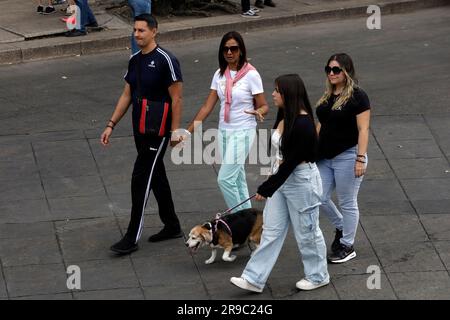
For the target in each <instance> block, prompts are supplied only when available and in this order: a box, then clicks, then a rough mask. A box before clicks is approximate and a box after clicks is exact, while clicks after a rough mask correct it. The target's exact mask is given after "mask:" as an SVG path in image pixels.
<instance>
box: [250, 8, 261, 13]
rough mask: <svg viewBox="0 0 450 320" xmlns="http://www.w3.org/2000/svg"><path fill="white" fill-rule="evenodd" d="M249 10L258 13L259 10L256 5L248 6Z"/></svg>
mask: <svg viewBox="0 0 450 320" xmlns="http://www.w3.org/2000/svg"><path fill="white" fill-rule="evenodd" d="M250 10H251V11H253V12H254V13H258V12H260V11H261V10H259V9H258V8H257V7H250Z"/></svg>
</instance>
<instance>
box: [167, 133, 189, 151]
mask: <svg viewBox="0 0 450 320" xmlns="http://www.w3.org/2000/svg"><path fill="white" fill-rule="evenodd" d="M190 136H191V133H190V132H189V131H188V130H186V129H176V130H174V131H172V134H171V136H170V146H171V147H172V148H173V147H175V146H177V145H178V144H179V143H180V142H181V143H182V144H181V146H183V145H184V143H183V142H184V141H185V140H187V139H189V137H190Z"/></svg>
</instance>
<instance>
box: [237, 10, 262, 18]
mask: <svg viewBox="0 0 450 320" xmlns="http://www.w3.org/2000/svg"><path fill="white" fill-rule="evenodd" d="M241 17H244V18H259V17H260V15H259V14H257V13H256V12H254V11H252V10H248V11H246V12H244V13H242V14H241Z"/></svg>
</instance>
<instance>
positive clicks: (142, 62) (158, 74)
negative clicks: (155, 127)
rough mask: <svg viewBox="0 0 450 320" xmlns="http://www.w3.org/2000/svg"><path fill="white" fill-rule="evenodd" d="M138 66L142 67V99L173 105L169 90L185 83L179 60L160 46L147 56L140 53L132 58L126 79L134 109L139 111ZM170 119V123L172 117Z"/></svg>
mask: <svg viewBox="0 0 450 320" xmlns="http://www.w3.org/2000/svg"><path fill="white" fill-rule="evenodd" d="M138 66H140V79H141V93H140V95H141V97H145V98H147V99H148V100H150V101H162V102H168V103H169V104H170V105H171V104H172V99H171V98H170V94H169V90H168V88H169V87H170V86H171V85H172V84H173V83H174V82H177V81H183V78H182V75H181V69H180V64H179V62H178V60H177V58H176V57H175V56H174V55H173V54H172V53H170V52H169V51H167V50H165V49H163V48H161V47H160V46H157V47H156V48H155V49H154V50H152V51H151V52H149V53H147V54H142V52H141V51H139V52H138V53H136V54H134V55H133V56H132V57H131V59H130V61H129V63H128V71H127V73H126V74H125V77H124V78H125V81H126V82H127V83H128V84H129V85H130V88H131V96H132V101H133V108H137V109H139V105H138V101H137V98H138V93H137V80H136V79H137V72H136V70H137V67H138ZM133 119H134V118H133ZM168 119H169V121H170V120H171V117H170V116H169V118H168Z"/></svg>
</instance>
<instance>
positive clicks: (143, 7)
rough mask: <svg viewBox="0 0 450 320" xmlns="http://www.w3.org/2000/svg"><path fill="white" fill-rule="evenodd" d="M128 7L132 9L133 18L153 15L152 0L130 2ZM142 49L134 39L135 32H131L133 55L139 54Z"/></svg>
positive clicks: (131, 0) (133, 0)
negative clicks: (147, 14) (145, 14)
mask: <svg viewBox="0 0 450 320" xmlns="http://www.w3.org/2000/svg"><path fill="white" fill-rule="evenodd" d="M128 5H129V6H130V8H131V11H132V14H133V17H137V16H139V15H141V14H143V13H152V1H151V0H128ZM139 50H140V48H139V47H138V45H137V43H136V39H134V32H131V54H135V53H136V52H138V51H139Z"/></svg>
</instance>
